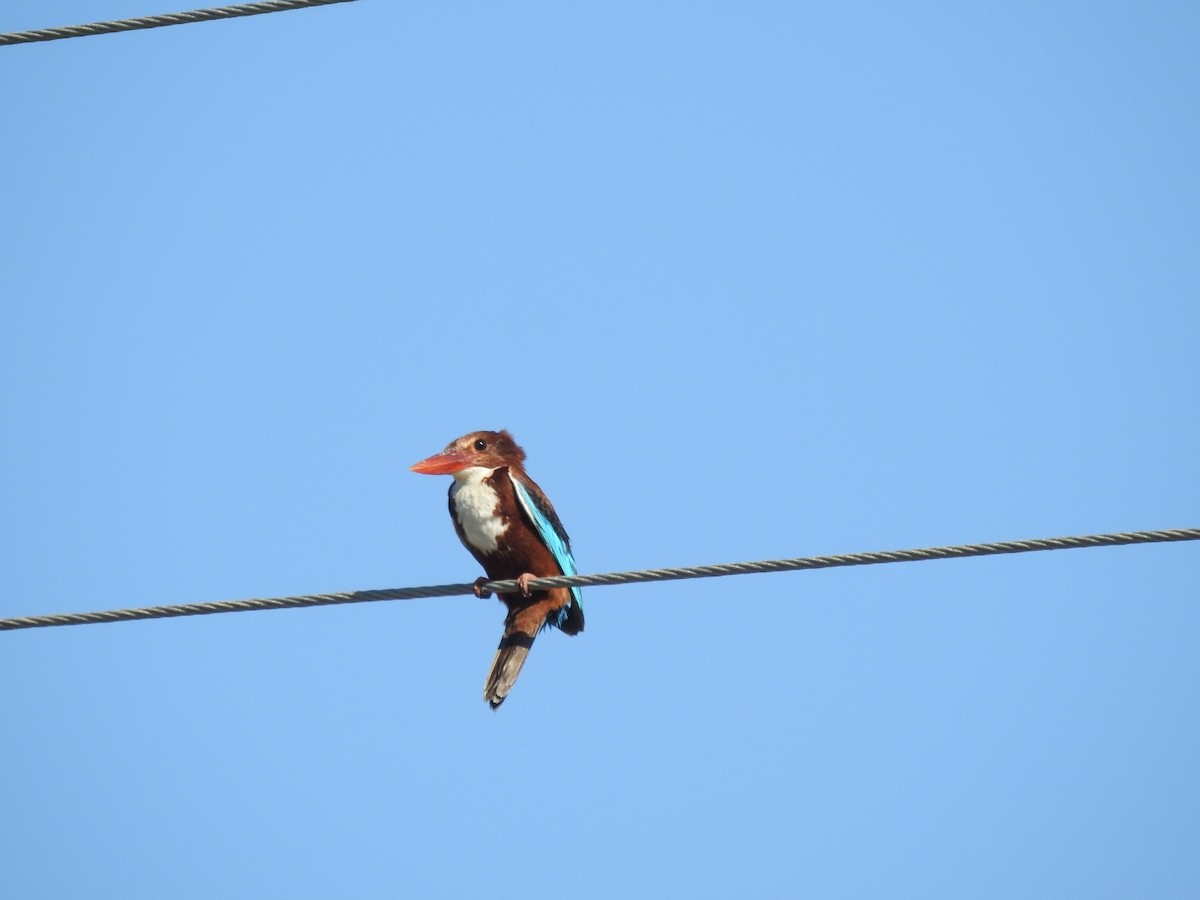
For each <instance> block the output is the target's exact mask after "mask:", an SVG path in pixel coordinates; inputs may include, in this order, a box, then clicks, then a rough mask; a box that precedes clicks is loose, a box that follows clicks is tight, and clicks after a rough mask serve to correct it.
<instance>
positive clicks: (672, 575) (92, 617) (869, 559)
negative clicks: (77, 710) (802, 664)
mask: <svg viewBox="0 0 1200 900" xmlns="http://www.w3.org/2000/svg"><path fill="white" fill-rule="evenodd" d="M1196 540H1200V528H1177V529H1172V530H1166V531H1125V532H1119V533H1115V534H1086V535H1078V536H1075V537H1057V538H1035V539H1033V540H1025V541H999V542H996V543H991V544H959V545H957V546H951V547H927V548H924V549H920V550H882V551H877V552H872V553H846V554H842V555H840V556H802V557H798V558H795V559H768V560H763V561H761V562H741V563H725V564H721V565H710V566H686V567H683V568H677V569H641V570H638V571H632V572H610V573H608V574H602V575H555V576H553V577H548V578H536V579H534V580H533V581H531V582H530V586H531V587H532V588H534V589H535V590H536V589H544V588H551V587H569V586H571V585H579V586H581V587H603V586H607V585H613V584H633V583H636V582H644V581H675V580H679V579H684V578H716V577H720V576H724V575H753V574H760V573H764V572H793V571H802V570H806V569H832V568H839V567H844V566H871V565H880V564H883V563H900V562H920V561H923V560H931V559H961V558H965V557H971V556H996V555H999V554H1005V553H1034V552H1037V551H1042V550H1075V549H1080V548H1083V547H1116V546H1121V545H1124V544H1151V543H1163V542H1169V541H1196ZM483 589H484V590H485V591H490V592H493V593H511V592H515V591H516V590H517V583H516V581H513V580H508V581H492V582H488V583H486V584H484V585H483ZM473 591H474V586H473V585H470V584H439V585H432V586H430V587H409V588H387V589H383V590H374V591H344V592H341V593H333V594H301V595H298V596H293V597H268V598H264V599H255V600H220V601H216V602H211V603H184V604H180V605H176V606H144V607H138V608H134V609H113V610H106V611H100V612H82V613H62V614H58V615H46V616H25V617H22V618H15V619H0V631H15V630H17V629H21V628H48V627H53V626H56V625H96V624H100V623H102V622H129V621H133V620H135V619H165V618H172V617H175V616H204V615H210V614H212V613H226V612H250V611H253V610H266V609H295V608H297V607H301V606H331V605H334V604H339V603H367V602H371V601H375V600H413V599H416V598H418V597H454V596H458V595H461V594H470V593H472V592H473Z"/></svg>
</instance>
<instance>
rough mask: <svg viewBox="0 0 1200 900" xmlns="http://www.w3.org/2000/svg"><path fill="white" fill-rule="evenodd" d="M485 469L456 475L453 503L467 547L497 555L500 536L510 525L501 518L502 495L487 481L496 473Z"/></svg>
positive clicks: (452, 495) (470, 469) (476, 467)
mask: <svg viewBox="0 0 1200 900" xmlns="http://www.w3.org/2000/svg"><path fill="white" fill-rule="evenodd" d="M495 471H496V470H495V469H485V468H484V467H483V466H471V467H470V468H468V469H463V470H462V471H461V472H455V473H454V486H453V487H451V488H450V499H451V500H453V501H454V512H455V515H457V516H458V524H459V525H461V526H462V530H463V534H465V535H466V537H467V541H468V543H470V545H471V546H472V547H474V548H475V549H476V550H478V551H479V552H481V553H495V552H496V547H497V546H499V544H498V541H499V538H500V536H501V535H503V534H504V532H505V531H507V530H508V525H507V524H505V522H504V520H503V519H501V518H500V495H499V494H497V493H496V490H495V488H493V487H492V486H491V485H490V484H485V483H484V479H485V478H487V477H488V476H489V475H491V474H492V473H493V472H495Z"/></svg>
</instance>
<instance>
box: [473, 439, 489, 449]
mask: <svg viewBox="0 0 1200 900" xmlns="http://www.w3.org/2000/svg"><path fill="white" fill-rule="evenodd" d="M475 449H476V450H478V451H479V452H480V453H482V452H483V451H484V450H486V449H487V441H485V440H484V439H483V438H480V439H479V440H477V441H476V442H475Z"/></svg>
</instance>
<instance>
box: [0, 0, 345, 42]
mask: <svg viewBox="0 0 1200 900" xmlns="http://www.w3.org/2000/svg"><path fill="white" fill-rule="evenodd" d="M353 2H354V0H265V2H262V3H239V4H237V5H235V6H214V7H211V8H209V9H195V10H192V11H191V12H179V13H163V14H162V15H158V16H142V17H141V18H137V19H115V20H113V21H111V22H92V23H91V24H89V25H64V26H63V27H61V28H37V29H34V30H33V31H12V32H9V33H7V34H0V46H4V45H5V44H30V43H33V42H35V41H57V40H61V39H63V38H75V37H90V36H91V35H93V34H112V33H114V32H117V31H139V30H140V29H143V28H161V27H163V26H165V25H189V24H191V23H192V22H212V21H214V20H216V19H236V18H238V17H240V16H258V15H262V14H263V13H273V12H287V11H288V10H292V9H305V8H306V7H309V6H328V5H330V4H331V3H353Z"/></svg>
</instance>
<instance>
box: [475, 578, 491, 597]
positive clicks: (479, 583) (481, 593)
mask: <svg viewBox="0 0 1200 900" xmlns="http://www.w3.org/2000/svg"><path fill="white" fill-rule="evenodd" d="M489 580H490V579H487V578H476V579H475V585H474V591H475V596H476V597H478V598H479V599H480V600H486V599H487V598H488V597H490V596H492V592H491V591H485V590H484V589H483V586H484V585H485V584H487V583H488V581H489Z"/></svg>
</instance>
